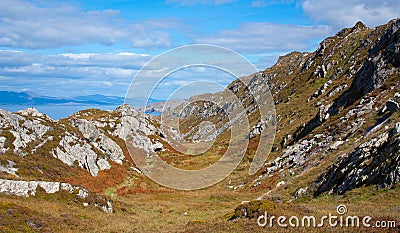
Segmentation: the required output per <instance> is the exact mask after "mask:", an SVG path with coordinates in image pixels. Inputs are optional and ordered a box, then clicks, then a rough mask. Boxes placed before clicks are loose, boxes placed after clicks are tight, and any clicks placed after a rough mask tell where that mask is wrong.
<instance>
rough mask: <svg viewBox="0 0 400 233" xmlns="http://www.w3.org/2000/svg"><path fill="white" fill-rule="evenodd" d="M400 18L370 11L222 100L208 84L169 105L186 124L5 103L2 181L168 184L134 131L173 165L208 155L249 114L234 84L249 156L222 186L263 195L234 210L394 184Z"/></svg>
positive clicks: (66, 186)
mask: <svg viewBox="0 0 400 233" xmlns="http://www.w3.org/2000/svg"><path fill="white" fill-rule="evenodd" d="M399 29H400V19H395V20H392V21H390V22H389V23H387V24H385V25H382V26H379V27H376V28H367V27H366V26H365V25H364V24H362V23H361V22H359V23H357V24H356V25H355V26H354V27H352V28H345V29H343V30H341V31H340V32H338V33H337V34H336V35H334V36H332V37H329V38H327V39H325V40H323V41H322V42H321V43H320V45H319V47H318V49H317V50H316V51H315V52H312V53H301V52H292V53H290V54H287V55H285V56H282V57H280V58H279V60H278V62H277V63H276V64H275V65H274V66H272V67H271V68H268V69H266V70H264V71H262V72H259V73H256V74H251V75H249V76H248V77H244V78H243V79H242V80H243V82H242V81H240V80H236V81H234V82H233V83H231V84H230V85H229V86H228V90H226V91H225V92H220V93H215V94H212V95H208V96H207V98H208V99H211V100H212V101H214V104H212V103H211V102H210V101H201V99H202V96H201V95H200V96H194V97H192V98H191V99H189V100H188V102H185V103H184V104H182V105H180V106H178V107H176V108H173V109H172V107H171V108H170V109H168V111H166V116H167V117H171V118H173V117H177V118H179V123H180V126H179V127H180V128H179V129H172V128H170V129H164V128H160V122H159V121H160V118H159V117H153V116H150V115H144V114H142V113H140V112H138V111H136V110H134V109H133V108H131V107H129V106H127V105H122V106H120V107H118V108H117V109H116V110H114V111H102V110H97V109H89V110H84V111H81V112H78V113H76V114H73V115H72V116H70V117H68V118H65V119H61V120H58V121H54V120H52V119H50V118H49V117H47V116H46V115H44V114H41V113H39V112H38V111H36V110H35V109H27V110H23V111H19V112H16V113H11V112H8V111H5V110H0V192H3V193H7V194H15V195H21V196H27V195H28V196H29V195H31V194H33V195H35V193H36V190H37V189H44V190H45V192H46V193H56V192H59V191H60V192H66V193H70V194H71V195H75V196H76V195H77V196H78V197H79V198H81V197H82V195H83V194H82V193H91V194H93V195H95V194H96V193H97V194H100V196H97V197H96V198H95V197H93V198H92V200H100V199H101V200H102V201H101V202H96V201H94V202H90V203H91V204H93V205H97V206H98V207H100V208H101V209H103V210H104V211H106V212H112V210H110V209H111V208H112V207H111V202H110V203H108V200H107V199H102V198H101V195H102V194H104V193H109V192H111V194H110V195H109V197H110V198H111V197H113V195H114V194H119V195H121V196H123V195H130V194H132V193H133V194H135V193H137V192H139V191H138V190H140V192H146V194H147V193H153V192H155V191H154V190H157V192H161V191H162V192H168V191H166V190H164V189H160V187H154V184H153V183H152V182H151V181H149V180H148V179H146V178H145V177H144V176H143V175H142V174H141V171H140V170H139V169H138V168H137V167H135V164H134V163H133V162H132V160H131V158H130V156H129V154H128V151H127V148H126V145H125V140H126V138H127V136H128V135H129V136H130V138H131V140H130V141H131V142H132V144H133V146H134V147H136V148H138V149H141V150H143V151H144V152H146V153H147V154H149V152H150V151H151V152H156V153H158V155H160V157H161V158H162V159H163V160H165V161H167V162H168V163H170V164H172V165H174V166H177V167H181V168H186V169H194V168H201V167H205V166H208V165H209V164H211V163H213V162H215V161H217V160H218V159H219V158H220V156H221V155H222V154H223V153H224V152H225V150H226V147H227V146H228V141H229V136H230V128H231V125H232V123H233V124H234V123H235V121H236V120H240V119H239V118H235V119H234V121H233V122H229V119H228V115H229V113H232V112H234V110H235V109H237V106H236V104H235V103H234V102H232V101H229V99H227V98H226V93H227V92H228V91H229V92H232V93H234V94H235V95H236V96H237V97H238V99H239V101H240V103H241V104H242V105H243V106H244V109H243V112H242V113H241V114H245V115H246V116H247V117H248V119H249V124H250V125H249V131H248V138H249V139H250V142H249V147H248V150H247V152H246V157H245V159H244V161H243V163H241V164H240V165H239V167H238V168H237V169H236V170H235V171H234V172H233V173H232V174H231V175H230V176H228V177H227V178H226V179H225V180H224V181H222V182H221V183H219V184H218V185H216V186H215V187H213V188H212V189H213V190H214V191H215V190H218V191H221V190H222V191H223V192H241V193H246V194H249V196H251V195H253V194H257V196H258V200H257V201H250V202H245V204H242V205H240V206H239V207H238V208H237V209H236V211H235V214H233V215H232V216H230V219H235V218H238V217H242V216H246V217H249V215H248V213H250V212H257V211H259V207H260V206H263V205H262V203H263V202H262V201H265V203H270V202H273V203H292V202H296V201H298V200H301V199H304V198H315V197H320V196H325V194H328V195H341V194H345V193H348V192H350V191H352V190H354V189H357V188H360V187H365V186H372V187H378V188H389V189H390V188H395V187H396V185H397V183H398V182H399V180H400V157H399V156H400V152H399V151H400V150H399V142H400V135H399V131H400V111H399V107H400V87H399V84H400V73H399V68H400V31H399ZM245 83H246V84H247V85H245ZM267 88H268V89H269V90H270V92H271V94H272V98H273V103H274V104H275V106H274V108H275V109H272V108H271V109H270V111H269V112H267V114H265V115H264V117H263V118H261V117H260V116H261V115H263V114H261V113H260V109H259V106H258V105H257V100H259V99H260V97H263V96H266V92H267ZM187 103H192V104H189V105H187ZM241 114H238V115H241ZM203 121H209V122H212V123H213V124H214V125H211V124H202V122H203ZM275 128H276V135H275V140H274V143H273V145H268V146H269V147H268V150H271V151H272V152H271V153H270V155H269V157H268V161H267V163H265V164H264V166H263V167H262V169H261V170H259V171H258V172H257V173H256V174H254V175H250V176H249V175H248V170H249V166H250V163H251V161H252V160H253V157H254V154H255V152H256V149H257V146H258V143H259V142H260V141H261V136H260V135H262V132H265V131H266V130H271V132H272V130H275ZM269 132H270V131H269ZM167 135H168V136H171V137H173V138H180V139H182V140H183V141H187V142H194V143H202V142H210V141H213V140H215V143H214V146H213V147H212V148H211V149H210V150H209V151H207V152H205V153H203V154H201V155H196V156H188V155H184V154H182V153H179V152H177V151H175V150H174V149H173V148H172V147H171V146H169V145H168V143H167V141H168V139H167V138H168V137H166V136H167ZM132 174H135V175H132ZM132 177H135V179H131V178H132ZM152 185H153V186H152ZM150 186H151V187H152V188H153V189H150V188H149V187H150ZM82 190H83V191H82ZM110 190H113V191H110ZM160 190H161V191H160ZM206 192H208V191H207V190H206ZM236 194H237V193H236ZM88 195H89V194H88ZM185 195H186V194H185ZM187 195H189V194H187ZM237 195H239V194H237ZM239 196H240V195H239ZM213 198H215V197H213ZM218 198H220V197H217V198H216V199H218ZM83 199H84V198H83ZM210 199H212V198H210ZM221 199H222V200H224V198H221ZM122 200H124V201H126V199H122ZM218 200H219V199H218ZM82 202H83V203H86V204H84V205H89V204H88V203H89V201H87V200H86V199H84V200H83V201H82ZM254 203H256V204H254ZM397 204H398V203H397ZM272 205H274V204H272ZM127 208H128V207H123V208H121V209H124V210H126V209H127ZM260 208H261V207H260ZM128 209H129V208H128ZM250 209H251V210H250ZM126 211H127V210H126ZM157 211H161V212H162V211H163V210H157ZM253 216H257V215H253Z"/></svg>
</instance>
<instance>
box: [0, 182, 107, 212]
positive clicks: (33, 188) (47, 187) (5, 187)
mask: <svg viewBox="0 0 400 233" xmlns="http://www.w3.org/2000/svg"><path fill="white" fill-rule="evenodd" d="M38 188H42V189H43V190H44V192H45V193H47V194H53V193H57V192H60V191H65V192H68V193H70V194H74V195H76V196H77V197H78V198H80V199H82V202H83V203H84V206H87V205H85V203H87V201H88V200H87V199H90V200H91V202H93V200H96V198H93V196H97V195H96V194H91V193H90V192H89V191H88V190H87V189H85V188H81V187H79V186H73V185H71V184H68V183H60V182H49V181H23V180H5V179H0V193H5V194H8V195H16V196H23V197H29V196H35V195H36V193H37V190H38ZM91 195H92V198H90V196H91ZM97 199H98V198H97ZM93 205H94V206H96V207H98V208H99V209H100V210H102V211H104V212H106V213H112V212H113V206H112V203H111V202H110V201H108V200H103V201H102V202H94V203H93Z"/></svg>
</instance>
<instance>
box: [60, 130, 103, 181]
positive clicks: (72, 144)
mask: <svg viewBox="0 0 400 233" xmlns="http://www.w3.org/2000/svg"><path fill="white" fill-rule="evenodd" d="M53 156H54V157H55V158H57V159H59V160H61V161H62V162H63V163H66V164H68V166H73V165H74V163H75V161H76V162H77V163H78V166H80V167H82V168H85V169H87V170H88V171H89V172H90V174H91V175H92V176H97V173H98V172H99V168H98V167H97V164H96V161H97V159H98V157H97V154H96V152H94V151H93V150H92V148H91V146H90V145H89V144H87V143H86V142H85V141H82V140H79V138H77V137H76V136H73V135H69V134H66V135H65V136H64V137H63V138H62V139H61V141H60V143H59V145H58V147H57V148H56V149H55V150H54V151H53Z"/></svg>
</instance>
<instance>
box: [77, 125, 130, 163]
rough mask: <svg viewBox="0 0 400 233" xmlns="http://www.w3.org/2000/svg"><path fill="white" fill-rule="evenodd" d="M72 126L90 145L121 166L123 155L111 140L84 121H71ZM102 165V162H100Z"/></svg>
mask: <svg viewBox="0 0 400 233" xmlns="http://www.w3.org/2000/svg"><path fill="white" fill-rule="evenodd" d="M71 124H72V125H73V126H75V127H77V128H78V129H79V131H80V132H81V133H82V134H83V137H85V138H86V139H87V140H88V141H89V142H90V144H92V145H93V146H94V147H96V148H97V149H99V150H100V151H101V152H103V153H104V155H105V156H106V157H107V158H108V159H110V160H111V161H114V162H116V163H118V164H122V160H123V159H124V157H125V156H124V153H123V152H122V149H121V147H119V146H118V144H117V143H115V142H114V141H113V140H112V139H110V138H109V137H107V136H106V135H104V134H103V133H102V132H101V131H100V130H99V129H98V128H96V126H95V125H94V124H93V123H91V122H89V121H87V120H85V119H73V120H72V123H71ZM102 163H103V164H104V162H102Z"/></svg>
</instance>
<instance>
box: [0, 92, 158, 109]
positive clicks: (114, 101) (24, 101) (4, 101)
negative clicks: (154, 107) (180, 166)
mask: <svg viewBox="0 0 400 233" xmlns="http://www.w3.org/2000/svg"><path fill="white" fill-rule="evenodd" d="M124 101H125V98H124V97H120V96H105V95H99V94H95V95H85V96H76V97H52V96H41V95H38V94H35V93H32V92H14V91H0V105H120V104H123V103H124ZM160 101H161V100H156V99H149V101H148V102H149V103H154V102H160ZM128 103H129V104H130V105H132V106H142V105H145V104H146V100H144V99H143V100H141V99H137V100H136V99H135V100H129V101H128Z"/></svg>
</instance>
